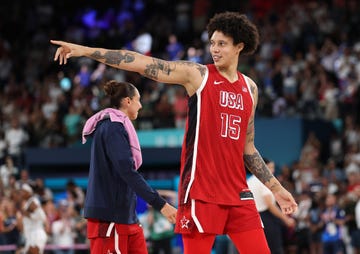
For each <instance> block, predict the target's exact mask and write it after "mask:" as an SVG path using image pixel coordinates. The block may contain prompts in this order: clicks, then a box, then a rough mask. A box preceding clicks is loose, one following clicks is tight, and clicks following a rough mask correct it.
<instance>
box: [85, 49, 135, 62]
mask: <svg viewBox="0 0 360 254" xmlns="http://www.w3.org/2000/svg"><path fill="white" fill-rule="evenodd" d="M90 57H91V58H93V59H95V60H98V61H101V60H104V63H105V64H109V65H119V64H120V63H121V62H124V63H131V62H133V61H134V60H135V55H134V54H132V53H128V52H126V53H122V52H121V51H120V50H109V51H106V53H105V54H104V55H101V53H100V52H99V51H95V52H94V53H93V54H91V55H90Z"/></svg>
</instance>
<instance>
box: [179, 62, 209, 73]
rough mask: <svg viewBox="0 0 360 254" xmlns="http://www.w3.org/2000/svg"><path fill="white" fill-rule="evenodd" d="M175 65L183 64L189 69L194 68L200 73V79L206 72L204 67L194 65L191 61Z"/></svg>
mask: <svg viewBox="0 0 360 254" xmlns="http://www.w3.org/2000/svg"><path fill="white" fill-rule="evenodd" d="M176 63H177V64H183V65H188V66H191V67H195V68H196V69H198V71H199V72H200V75H201V77H204V76H205V72H206V67H205V66H204V65H201V64H198V63H194V62H191V61H181V60H180V61H176Z"/></svg>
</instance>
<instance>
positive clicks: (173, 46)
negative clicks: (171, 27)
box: [166, 34, 184, 61]
mask: <svg viewBox="0 0 360 254" xmlns="http://www.w3.org/2000/svg"><path fill="white" fill-rule="evenodd" d="M168 40H169V41H168V44H167V45H166V54H167V55H166V59H168V60H170V61H176V60H182V59H183V57H184V46H183V45H182V43H180V42H179V41H178V39H177V36H176V35H175V34H170V35H169V37H168Z"/></svg>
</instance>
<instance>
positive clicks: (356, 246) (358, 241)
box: [351, 186, 360, 254]
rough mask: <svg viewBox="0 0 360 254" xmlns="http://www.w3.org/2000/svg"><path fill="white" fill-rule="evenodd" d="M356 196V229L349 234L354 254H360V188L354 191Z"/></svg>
mask: <svg viewBox="0 0 360 254" xmlns="http://www.w3.org/2000/svg"><path fill="white" fill-rule="evenodd" d="M354 193H355V195H356V199H357V202H356V206H355V213H354V214H355V222H356V229H355V230H354V231H353V232H352V234H351V245H352V246H353V250H354V254H360V187H359V186H358V187H356V188H355V189H354Z"/></svg>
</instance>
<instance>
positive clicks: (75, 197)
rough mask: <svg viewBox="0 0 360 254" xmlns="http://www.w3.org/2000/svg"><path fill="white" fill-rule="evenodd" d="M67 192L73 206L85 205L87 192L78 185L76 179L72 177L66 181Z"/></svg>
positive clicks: (68, 199)
mask: <svg viewBox="0 0 360 254" xmlns="http://www.w3.org/2000/svg"><path fill="white" fill-rule="evenodd" d="M66 192H67V201H68V202H69V203H70V204H71V205H72V206H80V207H82V206H83V205H84V201H85V192H84V190H83V189H82V188H81V187H80V186H78V185H77V184H76V183H75V182H74V180H72V179H70V180H68V182H67V183H66Z"/></svg>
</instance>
